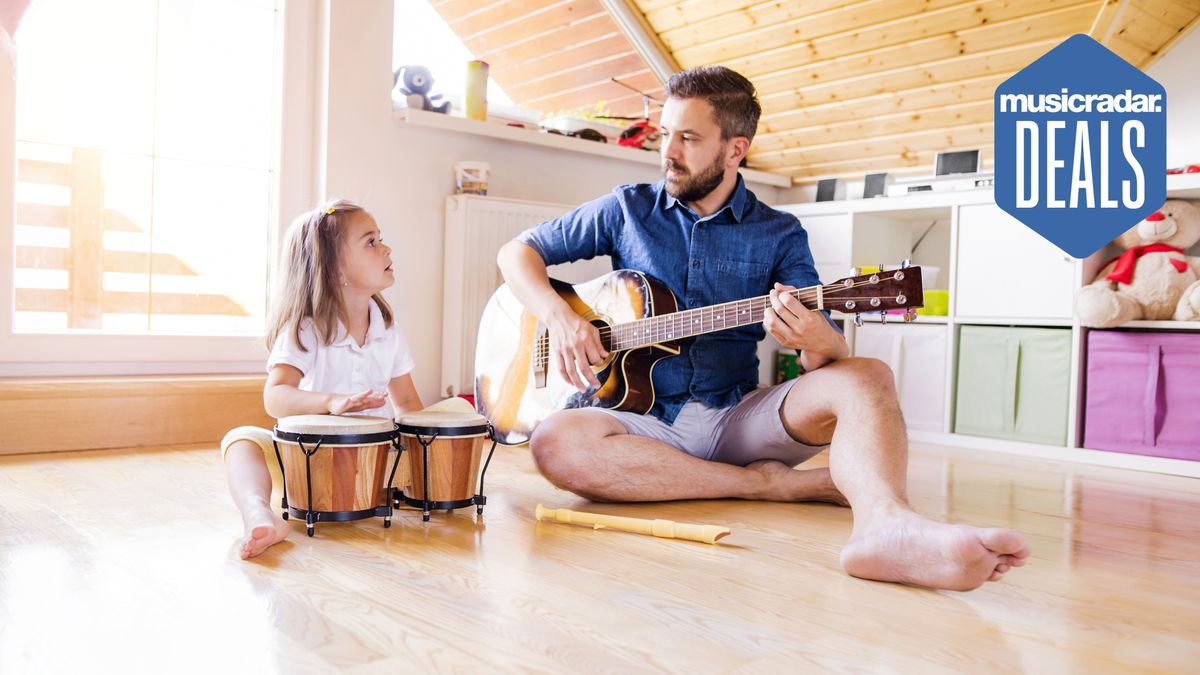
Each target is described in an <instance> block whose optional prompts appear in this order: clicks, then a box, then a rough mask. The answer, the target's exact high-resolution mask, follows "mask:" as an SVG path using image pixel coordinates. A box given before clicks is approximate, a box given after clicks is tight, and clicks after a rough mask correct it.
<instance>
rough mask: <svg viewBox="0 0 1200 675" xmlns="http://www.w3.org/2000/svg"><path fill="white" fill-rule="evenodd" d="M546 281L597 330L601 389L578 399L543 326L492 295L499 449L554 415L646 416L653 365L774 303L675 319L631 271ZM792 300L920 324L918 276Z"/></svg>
mask: <svg viewBox="0 0 1200 675" xmlns="http://www.w3.org/2000/svg"><path fill="white" fill-rule="evenodd" d="M550 283H551V285H552V286H553V288H554V290H555V291H556V292H557V293H558V294H559V296H560V297H562V298H563V299H564V300H566V301H567V303H568V304H569V305H570V306H571V308H572V309H573V310H575V312H576V313H577V314H579V316H581V317H583V318H584V319H585V320H587V321H588V322H590V323H591V324H592V325H594V326H596V328H597V329H598V330H599V331H600V342H601V344H603V345H604V348H605V349H606V350H607V351H608V353H609V355H608V358H607V359H605V361H604V362H603V363H601V364H599V365H596V366H592V370H593V371H594V372H595V373H596V379H598V380H599V381H600V386H599V387H594V388H592V389H591V390H589V391H587V392H581V391H579V390H578V389H576V388H575V386H574V385H573V384H571V383H570V381H568V380H566V379H564V378H563V377H562V376H561V375H560V374H559V373H558V368H557V367H556V366H555V365H554V364H552V363H551V362H550V357H551V353H550V340H549V336H548V333H547V328H546V326H545V325H543V324H541V323H540V322H539V321H538V319H537V317H535V316H534V315H533V314H531V313H530V312H528V311H527V310H526V309H525V307H524V306H522V305H521V302H520V301H519V300H517V297H516V296H515V295H513V292H512V290H510V289H509V288H508V286H507V285H503V286H501V287H500V288H499V289H497V290H496V292H495V293H493V294H492V297H491V299H490V300H489V301H488V304H487V307H486V308H485V309H484V310H483V317H482V319H481V320H480V323H479V342H478V344H477V345H476V348H475V405H476V407H477V408H478V410H479V412H480V413H482V414H483V415H485V416H486V417H487V418H488V419H489V420H491V423H492V426H493V427H495V430H496V438H497V440H498V441H499V442H500V443H503V444H505V445H517V444H520V443H524V442H526V441H528V440H529V436H530V434H532V433H533V430H534V428H535V427H536V426H537V425H538V423H539V422H541V421H542V420H543V419H545V418H546V416H548V415H549V414H550V413H552V412H554V411H556V410H563V409H567V408H584V407H592V406H601V407H605V408H612V409H615V410H628V411H632V412H637V413H646V412H649V410H650V408H651V407H653V405H654V387H653V386H652V384H651V379H650V373H651V371H652V370H653V368H654V364H656V363H658V362H659V361H660V360H662V359H665V358H669V357H671V356H675V355H676V354H678V353H679V352H680V348H681V343H682V341H683V340H686V339H688V338H691V337H694V336H696V335H702V334H704V333H713V332H716V331H719V330H725V329H726V328H736V327H738V326H746V325H749V324H753V323H758V322H761V321H762V318H763V310H765V309H766V308H767V307H770V306H771V300H770V296H767V295H761V296H758V297H755V298H747V299H745V300H735V301H733V302H727V303H723V304H719V305H710V306H708V307H697V308H695V309H687V310H682V311H680V310H679V304H678V302H676V299H675V295H674V294H673V293H671V291H670V289H668V288H667V287H666V285H664V284H663V283H662V282H660V281H658V280H656V279H653V278H651V277H649V276H646V275H645V274H642V273H640V272H635V271H632V270H617V271H615V272H611V273H609V274H605V275H603V276H601V277H597V278H596V279H593V280H591V281H588V282H585V283H582V284H577V285H574V286H572V285H570V284H567V283H563V282H561V281H558V280H555V279H551V280H550ZM789 292H790V293H791V295H792V296H793V297H795V298H796V299H797V300H799V301H800V302H801V303H802V304H803V305H804V306H805V307H807V308H808V309H810V310H821V309H828V310H835V311H838V312H842V313H844V314H858V313H862V312H885V311H887V310H894V309H907V310H908V311H907V312H906V313H905V315H904V318H905V320H906V321H911V320H912V319H913V318H915V316H916V315H915V313H914V312H913V308H916V307H920V306H921V303H922V288H921V268H920V267H907V268H903V269H896V270H888V271H885V272H878V273H874V274H863V275H859V276H854V277H847V278H845V279H840V280H838V281H835V282H834V283H832V284H826V285H823V286H809V287H807V288H798V289H795V290H793V291H789ZM883 316H884V317H885V318H886V315H883ZM855 318H856V319H858V317H857V316H856V317H855Z"/></svg>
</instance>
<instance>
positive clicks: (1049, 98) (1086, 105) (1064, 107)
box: [1000, 87, 1162, 113]
mask: <svg viewBox="0 0 1200 675" xmlns="http://www.w3.org/2000/svg"><path fill="white" fill-rule="evenodd" d="M1035 102H1036V103H1035ZM1093 104H1094V105H1093ZM1000 112H1020V113H1024V112H1035V113H1056V112H1072V113H1090V112H1099V113H1114V112H1116V113H1147V112H1162V95H1160V94H1135V93H1133V92H1132V91H1130V90H1128V89H1126V90H1125V91H1124V92H1122V93H1120V94H1116V95H1115V96H1114V95H1113V94H1072V93H1071V90H1069V89H1067V88H1066V87H1063V88H1062V93H1059V94H1001V95H1000Z"/></svg>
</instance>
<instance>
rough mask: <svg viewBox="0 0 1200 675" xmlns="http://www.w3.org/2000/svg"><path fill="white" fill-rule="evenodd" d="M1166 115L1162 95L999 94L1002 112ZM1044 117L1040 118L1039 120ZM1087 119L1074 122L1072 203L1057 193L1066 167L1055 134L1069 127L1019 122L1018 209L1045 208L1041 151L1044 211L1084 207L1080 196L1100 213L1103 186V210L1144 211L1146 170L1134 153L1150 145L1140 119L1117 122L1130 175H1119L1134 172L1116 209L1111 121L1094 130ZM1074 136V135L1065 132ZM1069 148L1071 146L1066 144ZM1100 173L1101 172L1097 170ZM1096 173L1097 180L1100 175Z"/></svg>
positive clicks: (1058, 123) (1051, 122)
mask: <svg viewBox="0 0 1200 675" xmlns="http://www.w3.org/2000/svg"><path fill="white" fill-rule="evenodd" d="M1161 111H1162V95H1160V94H1135V93H1133V92H1132V91H1131V90H1129V89H1126V90H1125V91H1124V92H1122V93H1120V94H1115V95H1114V94H1073V93H1071V91H1070V90H1069V89H1068V88H1066V87H1063V89H1062V91H1061V93H1057V94H1001V95H1000V112H1002V113H1003V112H1012V113H1017V114H1020V113H1043V114H1044V113H1064V114H1067V115H1073V116H1077V115H1080V114H1086V113H1108V114H1110V115H1111V114H1114V113H1115V114H1122V113H1123V114H1125V115H1129V116H1130V117H1132V115H1135V114H1137V113H1157V112H1161ZM1039 117H1041V116H1039ZM1090 121H1097V120H1094V118H1093V119H1092V120H1087V119H1078V118H1077V117H1076V119H1075V120H1074V122H1075V124H1074V127H1075V128H1074V136H1075V138H1074V152H1073V153H1071V154H1073V155H1074V158H1073V161H1072V165H1071V174H1070V176H1069V177H1068V176H1063V179H1064V180H1069V183H1070V186H1069V188H1068V195H1069V196H1068V198H1067V199H1062V198H1060V197H1059V192H1058V191H1057V190H1056V189H1055V184H1056V182H1057V180H1056V178H1057V177H1058V170H1059V169H1062V168H1064V167H1065V161H1064V159H1065V158H1064V159H1059V158H1058V157H1056V156H1055V154H1056V138H1055V137H1056V135H1057V133H1056V132H1058V131H1059V130H1063V131H1065V130H1066V127H1067V122H1066V121H1065V120H1046V119H1044V117H1042V118H1040V119H1038V120H1037V121H1036V122H1035V121H1031V120H1017V122H1016V132H1017V134H1016V135H1017V139H1016V140H1017V147H1016V151H1017V152H1016V170H1017V176H1016V178H1017V195H1016V197H1017V203H1016V207H1017V208H1019V209H1029V208H1037V207H1039V206H1041V205H1042V204H1041V203H1040V202H1041V199H1040V197H1041V195H1040V194H1039V188H1040V182H1041V181H1039V177H1038V173H1039V172H1040V166H1041V165H1042V161H1041V159H1040V157H1039V155H1040V154H1041V152H1040V149H1041V148H1042V147H1045V168H1046V181H1045V189H1046V200H1045V204H1044V206H1045V208H1050V209H1063V208H1072V209H1074V208H1078V207H1079V204H1080V196H1081V195H1082V197H1083V201H1084V204H1085V205H1086V207H1087V208H1089V209H1094V208H1096V192H1097V189H1096V186H1095V183H1096V182H1097V181H1098V182H1099V184H1100V185H1099V193H1100V195H1099V197H1100V208H1102V209H1116V208H1126V209H1137V208H1141V207H1142V205H1143V204H1144V203H1145V200H1146V177H1145V173H1144V172H1143V170H1142V165H1141V163H1140V162H1138V159H1137V156H1136V154H1135V151H1134V148H1135V147H1136V148H1144V147H1145V146H1146V127H1145V125H1144V124H1143V122H1142V121H1141V120H1138V119H1128V118H1127V119H1125V120H1123V121H1122V120H1113V121H1114V122H1119V123H1120V125H1121V129H1120V144H1121V150H1122V152H1121V155H1122V157H1123V158H1124V160H1125V162H1126V164H1128V170H1125V169H1124V168H1123V167H1122V168H1121V170H1120V173H1122V174H1123V175H1130V172H1132V178H1133V180H1122V181H1121V183H1120V185H1121V202H1120V204H1118V202H1117V200H1116V199H1113V198H1112V197H1111V196H1110V190H1115V188H1116V185H1115V184H1114V183H1110V181H1109V174H1110V171H1109V169H1110V165H1109V146H1110V137H1109V128H1110V125H1109V120H1098V127H1097V128H1093V127H1092V126H1091V124H1090ZM1043 131H1044V140H1045V144H1044V146H1043V144H1042V143H1041V142H1040V141H1041V140H1043V139H1042V138H1040V137H1041V136H1042V135H1043V134H1042V132H1043ZM1066 133H1071V132H1066ZM1093 134H1098V136H1099V138H1098V139H1097V140H1098V141H1099V148H1098V153H1099V157H1097V158H1096V159H1097V160H1098V161H1097V162H1095V163H1094V162H1093V161H1092V143H1091V136H1092V135H1093ZM1116 140H1117V139H1116V138H1115V137H1114V138H1112V139H1111V142H1112V143H1111V144H1113V145H1115V143H1116ZM1068 147H1070V146H1069V145H1068ZM1027 153H1028V154H1029V176H1028V180H1027V177H1026V175H1025V173H1026V167H1025V164H1026V162H1025V156H1026V154H1027ZM1095 169H1098V170H1095ZM1097 174H1098V175H1097Z"/></svg>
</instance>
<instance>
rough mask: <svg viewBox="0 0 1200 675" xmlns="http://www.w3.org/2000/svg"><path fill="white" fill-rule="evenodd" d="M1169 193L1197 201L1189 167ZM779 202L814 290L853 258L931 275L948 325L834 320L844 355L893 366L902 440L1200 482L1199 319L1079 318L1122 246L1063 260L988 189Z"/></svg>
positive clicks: (1197, 184) (1171, 182) (1198, 186)
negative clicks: (933, 270) (799, 229)
mask: <svg viewBox="0 0 1200 675" xmlns="http://www.w3.org/2000/svg"><path fill="white" fill-rule="evenodd" d="M1171 199H1192V200H1200V173H1191V174H1180V175H1172V176H1168V200H1171ZM780 208H783V209H784V210H787V211H789V212H791V213H793V214H795V215H796V216H797V217H798V218H799V219H800V221H801V223H802V224H803V225H804V227H805V229H806V230H808V231H809V238H810V244H811V245H812V247H813V255H814V260H815V262H816V265H817V268H818V271H819V272H820V273H821V278H822V279H823V280H825V281H827V282H828V281H830V280H833V279H837V278H840V277H842V276H846V272H847V271H848V270H849V266H850V263H854V264H863V263H868V262H877V261H884V262H885V263H886V262H887V261H891V262H893V263H895V262H897V261H899V260H901V259H904V258H910V259H912V263H913V264H914V265H922V266H935V267H939V268H940V271H939V275H938V277H937V281H936V286H935V287H936V288H943V289H946V291H947V293H948V295H949V298H948V302H947V303H946V304H947V308H946V311H945V316H938V317H931V316H918V317H917V319H916V321H914V322H912V323H904V322H902V321H900V320H899V319H900V317H895V319H896V320H893V318H892V317H888V320H887V322H886V324H884V323H881V322H880V321H879V320H878V318H877V317H864V321H863V324H862V325H861V326H856V325H854V323H853V322H851V321H848V320H847V321H844V322H843V323H844V325H845V327H846V337H847V340H848V341H849V342H850V345H851V350H852V352H853V353H854V354H856V355H862V356H870V357H874V358H879V359H881V360H883V361H885V362H887V363H888V364H889V365H891V366H892V370H893V373H894V375H895V379H896V385H897V389H898V391H899V392H900V397H901V406H902V408H903V409H904V415H905V419H906V421H907V422H908V425H909V432H910V437H911V438H913V439H914V440H921V441H926V442H934V443H940V444H946V445H952V446H956V447H965V448H971V449H988V450H994V451H1000V452H1012V453H1018V454H1025V455H1033V456H1038V457H1043V458H1050V459H1060V460H1067V461H1078V462H1086V463H1093V464H1102V465H1108V466H1121V467H1127V468H1136V469H1142V470H1148V471H1158V472H1166V473H1176V474H1181V475H1190V476H1200V461H1197V460H1200V427H1197V426H1196V425H1197V423H1195V422H1191V421H1190V420H1189V419H1185V418H1184V417H1183V416H1184V415H1187V414H1189V413H1187V412H1186V411H1188V410H1195V409H1198V408H1200V397H1198V396H1197V394H1195V393H1193V392H1195V391H1197V390H1195V387H1194V386H1185V384H1184V383H1185V382H1187V381H1190V382H1195V381H1197V380H1200V320H1193V321H1172V320H1152V321H1151V320H1135V321H1129V322H1126V323H1124V324H1122V325H1120V326H1119V327H1114V328H1106V329H1098V328H1089V327H1087V326H1085V325H1083V324H1082V323H1081V322H1080V320H1079V318H1078V317H1077V314H1076V296H1077V294H1078V293H1079V291H1080V290H1081V288H1082V287H1084V286H1085V285H1087V284H1089V283H1091V282H1092V281H1093V279H1094V278H1095V277H1096V276H1097V274H1098V273H1099V272H1100V271H1101V268H1102V267H1103V266H1104V264H1105V262H1106V261H1108V260H1109V259H1110V258H1112V257H1115V256H1117V255H1119V254H1120V253H1121V251H1120V250H1119V249H1115V247H1111V246H1110V247H1108V248H1106V249H1105V250H1103V251H1100V252H1098V253H1096V254H1095V255H1093V256H1090V257H1089V258H1087V259H1084V260H1077V259H1074V258H1071V257H1070V256H1066V255H1064V254H1063V253H1062V251H1060V250H1059V249H1058V248H1057V247H1056V246H1054V245H1052V244H1050V243H1049V242H1047V241H1045V240H1044V239H1042V238H1041V237H1040V236H1039V235H1037V234H1036V233H1034V232H1033V231H1032V230H1030V229H1029V228H1027V227H1025V226H1024V225H1021V224H1020V223H1018V222H1017V221H1016V220H1015V219H1013V218H1012V217H1010V216H1009V215H1008V214H1006V213H1004V212H1003V211H1001V210H1000V209H999V208H998V207H997V206H996V205H995V202H994V197H993V192H992V190H991V189H977V190H966V191H957V192H947V193H934V194H930V193H922V194H920V195H910V196H904V197H879V198H875V199H870V200H861V199H860V200H841V201H833V202H820V203H811V204H792V205H787V206H783V207H780ZM1196 227H1197V228H1200V220H1198V221H1197V222H1196ZM1186 253H1187V255H1189V256H1200V243H1198V244H1195V245H1192V246H1191V247H1190V248H1189V249H1188V250H1187V251H1186ZM1172 255H1175V256H1176V257H1178V254H1172ZM1015 260H1019V261H1020V265H1019V266H1017V265H1013V264H1011V263H1007V262H1006V261H1015ZM1139 269H1141V268H1139ZM827 276H828V277H829V279H826V277H827ZM926 288H927V289H928V288H930V284H928V283H926ZM835 317H837V315H836V314H835ZM1130 362H1133V363H1136V364H1137V365H1136V366H1129V365H1121V364H1128V363H1130ZM1114 378H1115V379H1114ZM1118 382H1126V384H1125V385H1119V384H1116V383H1118ZM1131 383H1132V384H1131ZM1135 390H1136V391H1135ZM1135 399H1136V400H1135ZM1192 416H1194V415H1192ZM1118 417H1119V418H1120V419H1121V420H1124V423H1123V424H1121V425H1114V424H1112V423H1110V422H1109V420H1112V419H1116V418H1118ZM1135 426H1136V427H1137V428H1136V429H1133V428H1132V427H1135Z"/></svg>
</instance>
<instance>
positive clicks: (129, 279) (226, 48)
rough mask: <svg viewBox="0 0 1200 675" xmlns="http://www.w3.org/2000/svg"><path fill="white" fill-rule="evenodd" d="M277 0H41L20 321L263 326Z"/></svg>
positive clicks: (219, 329) (111, 326) (248, 329)
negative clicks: (109, 0)
mask: <svg viewBox="0 0 1200 675" xmlns="http://www.w3.org/2000/svg"><path fill="white" fill-rule="evenodd" d="M276 10H277V8H276V2H275V0H254V1H250V0H123V1H122V2H96V1H95V0H38V1H37V2H34V3H32V5H31V6H30V8H29V11H28V13H27V14H26V16H25V17H24V20H23V21H22V23H21V27H20V29H19V31H18V33H17V44H18V48H19V59H18V61H17V110H16V119H17V125H16V141H17V143H16V155H17V174H16V191H15V198H16V199H15V201H16V206H17V216H16V224H15V229H14V232H13V243H14V245H15V255H16V265H15V268H14V270H13V285H14V287H15V304H14V306H13V315H12V330H13V332H14V333H61V332H66V333H96V332H99V333H122V334H129V333H134V334H147V335H168V334H174V335H178V334H185V335H218V334H223V335H245V334H258V333H261V332H262V330H263V324H264V314H265V311H266V298H267V270H268V267H269V265H268V261H269V258H270V242H271V239H272V237H271V233H272V232H273V231H274V229H275V228H276V226H277V223H276V217H275V215H274V214H275V213H276V209H275V208H274V194H275V187H274V186H275V182H276V176H275V174H276V170H277V167H276V163H277V161H276V159H275V158H276V157H277V155H278V148H277V142H278V141H277V138H278V135H279V114H278V105H277V102H276V97H277V89H278V88H277V86H276V82H277V80H278V78H279V75H278V72H277V71H278V67H279V66H278V53H277V51H278V50H277V33H278V21H277V16H276Z"/></svg>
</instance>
